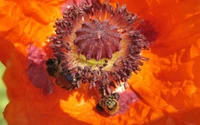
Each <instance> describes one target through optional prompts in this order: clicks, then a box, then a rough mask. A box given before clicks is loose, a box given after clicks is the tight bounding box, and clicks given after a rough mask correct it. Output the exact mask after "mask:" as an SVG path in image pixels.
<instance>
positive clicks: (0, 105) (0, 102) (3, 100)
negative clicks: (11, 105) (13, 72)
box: [0, 62, 8, 125]
mask: <svg viewBox="0 0 200 125" xmlns="http://www.w3.org/2000/svg"><path fill="white" fill-rule="evenodd" d="M5 69H6V68H5V66H4V65H3V64H2V63H1V62H0V77H1V78H0V125H7V123H6V121H5V120H4V118H3V111H4V108H5V106H6V105H7V104H8V98H7V96H6V87H5V85H4V83H3V80H2V76H3V73H4V71H5Z"/></svg>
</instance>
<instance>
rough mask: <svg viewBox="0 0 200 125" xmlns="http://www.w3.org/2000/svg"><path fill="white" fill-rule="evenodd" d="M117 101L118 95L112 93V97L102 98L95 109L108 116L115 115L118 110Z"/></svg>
mask: <svg viewBox="0 0 200 125" xmlns="http://www.w3.org/2000/svg"><path fill="white" fill-rule="evenodd" d="M118 99H119V94H118V93H113V94H112V95H109V96H105V97H103V98H102V99H101V100H100V101H99V103H98V104H97V106H96V107H97V108H98V109H100V110H103V111H105V112H106V113H107V114H109V115H112V114H115V113H116V112H117V111H118V109H119V103H118Z"/></svg>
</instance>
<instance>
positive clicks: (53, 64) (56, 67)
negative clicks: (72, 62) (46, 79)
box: [46, 58, 62, 77]
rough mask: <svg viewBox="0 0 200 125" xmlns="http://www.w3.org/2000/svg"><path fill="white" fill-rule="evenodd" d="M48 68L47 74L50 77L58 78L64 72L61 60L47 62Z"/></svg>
mask: <svg viewBox="0 0 200 125" xmlns="http://www.w3.org/2000/svg"><path fill="white" fill-rule="evenodd" d="M46 66H47V69H46V70H47V72H48V74H49V76H53V77H56V76H58V75H59V74H60V72H61V71H62V68H61V67H60V60H58V59H56V58H50V59H48V60H47V61H46Z"/></svg>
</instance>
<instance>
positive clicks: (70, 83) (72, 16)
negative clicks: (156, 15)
mask: <svg viewBox="0 0 200 125" xmlns="http://www.w3.org/2000/svg"><path fill="white" fill-rule="evenodd" d="M138 19H139V18H138V16H137V15H136V14H131V13H130V12H128V10H127V9H126V6H125V5H123V6H121V7H120V6H119V4H116V8H114V7H112V6H111V5H110V4H109V2H104V3H100V2H96V3H93V4H88V3H83V4H82V5H80V6H77V5H73V6H70V8H66V10H64V11H63V18H62V19H57V20H56V22H55V26H54V27H55V28H56V30H55V31H56V34H54V35H52V36H51V37H50V43H51V45H50V47H51V50H52V57H53V58H54V59H56V60H58V61H59V63H56V64H57V68H58V67H59V68H58V69H60V70H57V73H52V74H50V73H49V75H50V76H53V77H55V79H56V84H57V85H58V86H60V87H61V88H63V89H66V90H71V89H76V88H79V87H81V84H82V83H84V84H86V83H88V84H89V87H90V88H92V87H97V88H99V93H100V95H101V97H102V98H101V99H100V102H99V106H100V107H102V108H103V110H104V111H106V112H107V113H108V114H113V113H115V112H116V111H117V110H118V108H116V107H115V106H118V101H117V100H118V99H116V98H117V97H116V98H114V97H115V96H114V95H113V93H118V92H122V91H125V89H126V88H127V87H128V84H127V79H128V78H129V77H130V76H131V73H132V72H135V73H137V72H138V71H140V70H141V69H140V66H142V65H143V61H147V60H148V59H147V58H145V57H143V56H142V55H141V52H142V50H145V49H146V50H148V46H149V43H148V42H147V39H146V38H145V36H144V35H142V34H141V33H140V31H139V30H137V29H136V28H135V25H136V24H135V22H136V21H137V20H138ZM52 57H51V58H52ZM47 65H48V64H47ZM113 96H114V97H113ZM102 103H103V104H102ZM105 106H106V107H105ZM112 107H115V108H114V109H116V110H114V112H112V113H110V111H109V110H110V109H111V108H112ZM112 111H113V110H112Z"/></svg>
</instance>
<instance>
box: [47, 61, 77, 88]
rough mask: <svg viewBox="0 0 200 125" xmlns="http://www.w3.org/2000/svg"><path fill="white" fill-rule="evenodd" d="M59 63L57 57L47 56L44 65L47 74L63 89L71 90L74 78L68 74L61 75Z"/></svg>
mask: <svg viewBox="0 0 200 125" xmlns="http://www.w3.org/2000/svg"><path fill="white" fill-rule="evenodd" d="M60 63H61V62H60V60H59V59H57V58H49V59H48V60H47V61H46V66H47V69H46V70H47V72H48V74H49V76H52V77H55V78H56V81H55V83H56V85H58V86H59V87H61V88H63V89H65V90H72V89H74V88H75V87H74V86H73V85H72V82H75V81H76V79H74V78H73V77H72V76H71V75H70V74H67V75H63V74H62V67H61V65H60Z"/></svg>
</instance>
